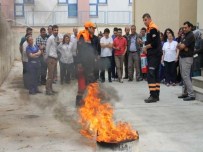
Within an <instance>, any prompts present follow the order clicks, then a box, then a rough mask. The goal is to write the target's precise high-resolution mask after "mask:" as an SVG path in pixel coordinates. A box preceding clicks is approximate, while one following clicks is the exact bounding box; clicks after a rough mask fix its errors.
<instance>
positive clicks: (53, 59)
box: [45, 25, 59, 95]
mask: <svg viewBox="0 0 203 152" xmlns="http://www.w3.org/2000/svg"><path fill="white" fill-rule="evenodd" d="M52 29H53V34H52V35H51V36H50V37H49V38H48V40H47V43H46V57H45V58H46V59H47V67H48V78H47V82H46V94H47V95H53V94H54V93H55V91H53V89H52V83H53V81H54V72H55V69H56V66H57V59H58V55H57V46H58V44H59V37H58V26H57V25H53V27H52Z"/></svg>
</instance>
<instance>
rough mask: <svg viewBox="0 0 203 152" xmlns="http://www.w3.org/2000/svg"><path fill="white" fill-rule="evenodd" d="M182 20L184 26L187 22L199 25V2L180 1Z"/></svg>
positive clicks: (195, 0)
mask: <svg viewBox="0 0 203 152" xmlns="http://www.w3.org/2000/svg"><path fill="white" fill-rule="evenodd" d="M179 3H180V4H179V6H180V9H179V10H180V14H179V16H180V20H179V25H180V26H182V25H183V23H184V22H185V21H190V22H191V23H192V24H193V25H196V23H197V0H180V2H179Z"/></svg>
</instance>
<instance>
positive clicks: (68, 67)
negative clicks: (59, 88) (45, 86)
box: [59, 62, 73, 83]
mask: <svg viewBox="0 0 203 152" xmlns="http://www.w3.org/2000/svg"><path fill="white" fill-rule="evenodd" d="M59 63H60V76H61V83H63V82H64V80H65V81H66V82H69V81H70V80H71V73H72V69H73V63H70V64H68V63H62V62H59Z"/></svg>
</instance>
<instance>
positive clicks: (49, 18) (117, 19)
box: [15, 11, 132, 26]
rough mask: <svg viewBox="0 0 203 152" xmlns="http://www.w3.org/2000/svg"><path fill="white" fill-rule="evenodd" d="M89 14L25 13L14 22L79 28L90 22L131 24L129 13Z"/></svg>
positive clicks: (63, 12)
mask: <svg viewBox="0 0 203 152" xmlns="http://www.w3.org/2000/svg"><path fill="white" fill-rule="evenodd" d="M90 14H92V13H90V12H78V14H77V17H69V16H68V11H33V12H31V11H25V12H24V17H16V19H15V20H16V22H17V23H19V22H21V24H26V25H28V26H47V25H50V24H58V25H65V26H72V25H74V26H81V25H83V24H84V22H85V21H87V20H90V21H92V22H94V23H97V24H102V25H107V24H108V25H109V24H111V25H121V24H122V25H129V24H131V23H132V13H131V12H130V11H106V12H105V11H99V12H98V15H97V16H90Z"/></svg>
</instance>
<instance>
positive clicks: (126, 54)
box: [123, 26, 130, 79]
mask: <svg viewBox="0 0 203 152" xmlns="http://www.w3.org/2000/svg"><path fill="white" fill-rule="evenodd" d="M123 37H124V38H126V41H127V51H126V53H125V58H124V66H125V77H124V78H123V79H128V54H129V41H130V27H128V26H126V27H125V35H123Z"/></svg>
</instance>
